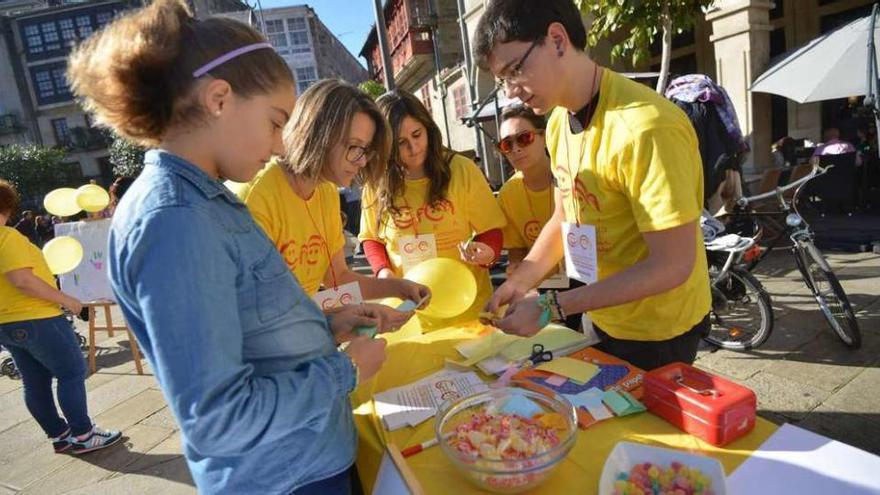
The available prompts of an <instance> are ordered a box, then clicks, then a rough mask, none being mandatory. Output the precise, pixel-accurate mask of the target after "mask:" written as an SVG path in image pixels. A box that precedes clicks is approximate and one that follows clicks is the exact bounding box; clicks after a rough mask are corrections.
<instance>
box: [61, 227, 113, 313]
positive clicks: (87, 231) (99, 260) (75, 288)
mask: <svg viewBox="0 0 880 495" xmlns="http://www.w3.org/2000/svg"><path fill="white" fill-rule="evenodd" d="M55 235H56V236H62V235H66V236H70V237H73V238H74V239H76V240H78V241H79V243H80V244H82V247H83V259H82V262H81V263H80V264H79V266H77V267H76V268H75V269H74V270H73V271H72V272H68V273H65V274H64V275H61V276H60V277H59V279H60V280H61V290H62V291H64V292H66V293H68V294H70V295H71V296H73V297H75V298H77V299H79V300H80V301H82V302H92V301H100V300H109V301H115V300H116V299H115V298H114V297H113V291H112V290H110V279H109V278H108V276H107V239H108V238H109V236H110V219H109V218H106V219H103V220H92V221H88V222H85V221H82V222H70V223H60V224H58V225H56V226H55Z"/></svg>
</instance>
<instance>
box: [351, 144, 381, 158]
mask: <svg viewBox="0 0 880 495" xmlns="http://www.w3.org/2000/svg"><path fill="white" fill-rule="evenodd" d="M374 156H376V152H375V151H373V150H371V149H370V148H367V147H366V146H358V145H356V144H352V145H350V146H349V147H348V148H346V149H345V159H346V160H348V161H349V162H351V163H354V162H356V161H359V160H360V159H361V158H366V161H370V160H372V159H373V157H374Z"/></svg>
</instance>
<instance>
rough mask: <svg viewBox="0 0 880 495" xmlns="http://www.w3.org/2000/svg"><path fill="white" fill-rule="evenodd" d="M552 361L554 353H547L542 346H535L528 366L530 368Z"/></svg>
mask: <svg viewBox="0 0 880 495" xmlns="http://www.w3.org/2000/svg"><path fill="white" fill-rule="evenodd" d="M552 359H553V351H545V350H544V346H543V345H542V344H535V345H533V346H532V355H531V356H529V362H528V363H527V364H529V365H530V366H537V365H539V364H541V363H546V362H547V361H550V360H552Z"/></svg>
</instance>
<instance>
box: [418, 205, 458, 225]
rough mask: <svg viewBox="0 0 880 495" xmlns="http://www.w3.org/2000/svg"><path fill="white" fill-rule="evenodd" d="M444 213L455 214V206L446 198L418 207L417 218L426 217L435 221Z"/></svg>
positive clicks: (438, 220) (440, 219)
mask: <svg viewBox="0 0 880 495" xmlns="http://www.w3.org/2000/svg"><path fill="white" fill-rule="evenodd" d="M446 213H451V214H453V215H454V214H455V206H454V205H453V204H452V202H451V201H449V200H448V199H441V200H440V201H438V202H436V203H435V204H433V205H430V206H428V205H425V206H423V207H421V208H419V218H426V219H428V220H430V221H432V222H435V223H436V222H440V221H442V220H443V218H444V217H445V216H446Z"/></svg>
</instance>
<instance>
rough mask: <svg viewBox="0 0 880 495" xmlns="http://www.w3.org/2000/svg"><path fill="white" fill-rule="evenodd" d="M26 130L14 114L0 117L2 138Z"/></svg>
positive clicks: (0, 134)
mask: <svg viewBox="0 0 880 495" xmlns="http://www.w3.org/2000/svg"><path fill="white" fill-rule="evenodd" d="M24 130H25V127H24V126H23V125H21V122H19V120H18V115H15V114H14V113H7V114H4V115H0V136H5V135H7V134H18V133H20V132H22V131H24Z"/></svg>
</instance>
